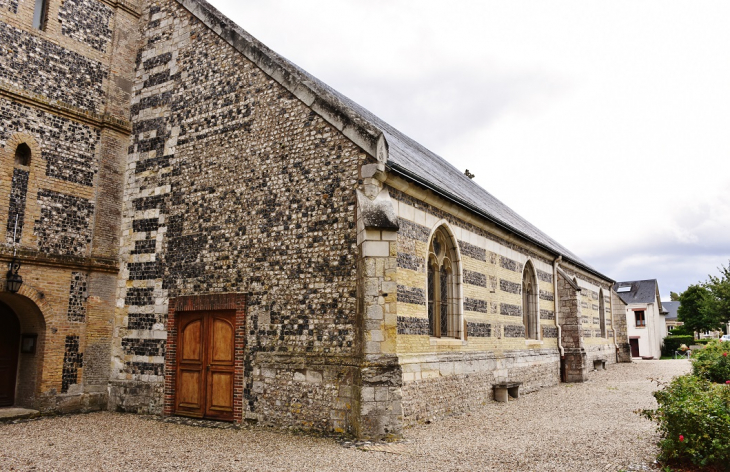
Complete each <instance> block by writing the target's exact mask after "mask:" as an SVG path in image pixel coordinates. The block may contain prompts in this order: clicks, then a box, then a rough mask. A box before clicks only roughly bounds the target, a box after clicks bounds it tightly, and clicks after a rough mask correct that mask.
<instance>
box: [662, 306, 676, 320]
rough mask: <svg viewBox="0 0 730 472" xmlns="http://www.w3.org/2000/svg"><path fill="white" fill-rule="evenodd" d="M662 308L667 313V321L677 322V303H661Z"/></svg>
mask: <svg viewBox="0 0 730 472" xmlns="http://www.w3.org/2000/svg"><path fill="white" fill-rule="evenodd" d="M662 306H663V307H664V309H665V310H666V311H667V320H669V321H677V308H679V302H662Z"/></svg>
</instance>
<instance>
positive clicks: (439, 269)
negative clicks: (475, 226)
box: [428, 227, 461, 338]
mask: <svg viewBox="0 0 730 472" xmlns="http://www.w3.org/2000/svg"><path fill="white" fill-rule="evenodd" d="M458 274H459V266H458V258H457V255H456V250H455V248H454V244H453V240H452V239H451V238H450V237H449V235H448V233H447V232H446V230H445V229H444V228H443V227H440V228H438V229H437V230H436V232H435V233H434V235H433V237H432V238H431V243H430V244H429V245H428V323H429V331H430V333H429V334H430V335H431V336H435V337H453V338H461V329H460V323H459V296H458V283H457V280H458Z"/></svg>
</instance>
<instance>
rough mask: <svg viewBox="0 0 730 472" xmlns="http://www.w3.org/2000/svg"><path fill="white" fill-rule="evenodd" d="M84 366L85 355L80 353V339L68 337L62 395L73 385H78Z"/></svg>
mask: <svg viewBox="0 0 730 472" xmlns="http://www.w3.org/2000/svg"><path fill="white" fill-rule="evenodd" d="M83 365H84V354H83V353H81V352H79V337H78V336H76V335H71V336H66V352H65V353H64V355H63V373H62V376H61V378H62V383H61V393H66V392H68V389H69V387H70V386H71V385H73V384H76V383H78V380H79V369H80V368H81V367H83Z"/></svg>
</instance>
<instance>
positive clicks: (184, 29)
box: [113, 1, 368, 428]
mask: <svg viewBox="0 0 730 472" xmlns="http://www.w3.org/2000/svg"><path fill="white" fill-rule="evenodd" d="M142 23H143V24H142V31H143V32H144V38H143V41H142V43H143V47H142V49H141V50H140V52H139V55H138V57H137V62H136V79H135V84H134V87H133V89H134V96H133V99H132V123H133V131H132V139H131V145H130V147H129V149H128V167H127V171H126V176H125V179H126V185H125V197H124V199H125V207H124V216H123V223H122V224H123V231H125V232H126V234H127V236H125V238H124V239H123V240H122V252H121V256H122V259H123V261H124V262H123V269H122V274H123V280H122V281H120V301H121V303H122V304H123V305H124V307H123V308H122V309H121V311H120V313H119V316H118V317H117V323H118V326H119V329H120V335H121V336H122V337H123V338H124V339H125V340H126V341H125V343H124V344H122V343H118V344H116V345H115V347H114V353H113V356H114V359H115V362H117V365H119V366H120V368H119V369H118V370H117V371H116V372H115V373H114V374H113V383H114V382H116V381H118V382H119V383H118V384H116V385H118V388H119V389H125V388H126V387H125V386H124V385H126V384H124V382H128V383H130V382H131V383H133V382H137V383H147V384H149V383H159V382H162V381H163V379H162V378H161V377H160V376H159V375H158V374H157V372H153V371H152V370H150V372H149V373H143V372H142V371H141V370H140V369H139V367H138V366H137V365H134V364H132V363H134V362H139V359H140V358H141V357H145V356H140V355H139V352H138V351H135V349H137V348H136V347H135V346H136V345H135V344H134V343H133V342H132V340H133V339H146V338H149V337H151V336H152V335H153V333H154V334H155V335H158V334H159V333H161V332H164V331H165V330H167V329H169V324H168V322H169V320H168V319H167V308H168V303H169V300H170V299H171V298H177V297H180V296H189V295H198V294H212V293H238V292H246V293H249V294H250V298H249V303H248V306H249V310H250V315H249V316H248V317H247V320H246V323H247V329H246V336H247V342H246V353H245V356H246V357H245V359H246V361H245V362H244V363H243V369H244V371H245V376H244V377H245V379H246V384H245V386H243V391H244V392H245V394H244V396H245V398H244V403H243V405H244V408H245V410H246V411H245V414H246V415H249V416H251V417H255V418H260V419H261V420H263V418H264V413H263V411H264V410H263V408H266V409H267V410H266V414H267V415H268V416H266V420H267V421H271V422H273V423H277V422H280V423H284V424H293V423H294V424H298V425H299V426H302V427H304V426H305V425H304V423H297V421H298V420H297V419H296V418H294V417H292V416H291V414H290V413H291V412H290V411H288V410H287V409H286V408H284V407H283V406H277V403H276V402H273V403H272V402H271V398H273V397H272V395H275V394H276V395H280V394H282V392H285V391H287V392H289V391H290V390H291V389H289V390H276V386H275V385H274V383H276V382H278V381H281V382H284V381H285V379H287V378H289V375H288V374H285V373H284V372H283V371H282V372H281V373H279V374H277V375H276V376H275V377H274V379H279V380H276V381H272V380H271V379H269V378H267V380H265V381H264V380H262V379H260V378H258V377H257V376H259V375H261V374H260V371H259V370H258V367H257V366H258V364H257V362H259V360H260V361H261V362H265V359H267V358H268V357H271V356H278V357H279V359H280V360H279V361H277V362H279V363H280V365H282V366H285V365H286V362H287V361H286V359H291V362H293V363H301V362H304V361H303V360H302V358H301V356H308V358H317V359H321V362H323V363H325V364H326V363H327V362H329V361H328V360H327V359H328V358H329V356H331V355H338V356H345V357H347V356H354V355H356V353H357V352H359V350H358V349H359V348H358V345H357V344H358V342H359V338H358V336H357V331H356V329H355V322H356V311H357V304H356V299H357V298H356V297H357V285H356V284H357V264H356V259H357V245H356V242H357V241H356V228H355V205H356V198H355V193H354V191H353V189H354V188H355V187H356V186H357V183H358V177H359V168H360V166H361V164H363V163H364V162H366V161H367V159H368V158H367V156H366V155H365V154H364V153H363V152H362V151H361V150H360V149H359V148H357V147H356V146H355V145H354V144H352V143H351V142H350V141H349V140H348V139H347V138H345V137H344V136H343V135H341V134H340V133H339V132H338V131H337V130H335V129H334V128H332V127H331V126H330V125H328V124H327V123H326V122H324V120H323V119H322V118H320V117H319V116H318V115H317V114H315V113H314V112H312V111H311V110H310V109H308V108H307V107H306V106H305V105H304V104H302V103H301V102H300V101H299V100H298V99H296V98H295V97H294V96H293V95H292V94H291V93H289V92H288V91H287V90H285V89H284V88H282V87H281V86H279V85H278V84H277V83H276V82H274V81H273V80H272V79H271V78H269V77H268V76H267V75H266V74H264V73H263V72H262V71H261V70H260V69H259V68H258V67H257V66H255V65H254V64H253V63H251V62H250V61H248V60H247V59H246V58H245V57H244V56H243V55H241V54H240V53H239V52H238V51H236V50H234V49H233V48H232V47H230V46H229V45H228V44H226V43H225V42H224V41H223V40H222V39H221V38H220V37H218V36H217V35H216V34H215V33H213V32H211V31H210V30H209V29H208V27H207V26H205V25H204V24H202V23H201V22H200V21H199V20H197V19H196V18H194V17H193V16H192V15H191V14H190V13H189V12H188V11H187V10H185V9H183V8H182V7H181V6H180V4H178V3H177V2H174V1H163V2H157V3H154V4H146V5H145V10H144V12H143V15H142ZM231 175H235V176H236V178H235V179H230V178H224V176H231ZM146 359H147V361H146V362H148V363H156V362H161V361H160V360H159V359H158V357H157V356H146ZM307 362H309V361H307ZM282 369H283V370H284V371H286V370H287V369H288V368H287V367H282ZM292 369H294V367H292ZM143 370H144V369H143ZM323 372H324V370H323ZM143 375H144V377H143ZM323 375H324V374H323ZM334 378H336V375H335V376H330V375H329V374H327V375H324V377H323V379H325V380H324V382H325V383H326V382H329V381H330V380H331V379H334ZM143 379H144V380H143ZM254 382H262V383H261V384H259V383H256V386H257V387H256V388H254ZM272 382H274V383H272ZM131 383H130V385H131ZM260 385H264V387H261V388H263V390H262V389H261V388H260V387H259V386H260ZM279 386H280V387H282V388H283V386H281V385H279ZM305 386H306V383H303V384H302V385H301V387H302V388H304V387H305ZM329 387H330V386H327V388H329ZM113 388H117V387H113ZM322 388H325V386H324V385H323V386H322ZM142 390H144V389H141V390H140V391H142ZM127 391H129V390H127ZM145 391H147V392H156V391H158V390H155V389H154V388H152V389H147V390H145ZM146 394H147V393H145V395H146ZM115 395H116V394H114V393H113V396H115ZM286 395H288V396H293V395H295V393H294V391H293V390H291V391H290V393H287V394H286ZM324 398H325V397H322V398H321V399H320V400H321V401H324ZM320 400H316V401H320ZM144 401H147V400H140V403H142V402H144ZM151 401H152V403H155V402H157V400H151ZM290 401H292V402H293V401H294V398H293V397H292V398H291V399H290ZM284 403H286V402H281V404H282V405H283V404H284ZM330 406H331V405H328V404H325V403H322V404H321V405H318V406H317V407H316V408H317V409H319V411H323V410H324V409H326V408H329V407H330ZM330 420H331V421H329V422H328V423H327V424H328V425H330V426H331V425H333V424H335V421H336V420H335V419H334V418H331V419H330ZM310 426H311V425H310ZM325 428H326V427H325Z"/></svg>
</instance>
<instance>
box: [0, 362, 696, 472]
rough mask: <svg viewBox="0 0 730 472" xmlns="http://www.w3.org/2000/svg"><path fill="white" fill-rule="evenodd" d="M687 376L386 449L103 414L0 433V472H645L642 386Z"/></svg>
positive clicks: (635, 368) (595, 381)
mask: <svg viewBox="0 0 730 472" xmlns="http://www.w3.org/2000/svg"><path fill="white" fill-rule="evenodd" d="M689 369H690V364H689V361H687V360H677V361H641V362H636V363H633V364H621V365H611V366H609V370H607V371H599V372H594V373H592V374H591V380H590V381H589V382H587V383H584V384H561V385H559V386H557V387H554V388H549V389H544V390H542V391H539V392H535V393H532V394H529V395H524V396H522V397H521V398H520V399H519V400H517V401H511V402H509V403H489V404H487V405H484V406H480V407H477V408H475V409H474V410H473V411H472V412H471V413H470V414H465V415H461V416H454V417H450V418H447V419H444V420H441V421H437V422H434V423H432V424H428V425H419V426H416V427H413V428H409V429H407V430H406V431H405V434H404V440H403V441H401V442H397V443H393V444H389V445H379V444H373V445H367V444H366V445H364V446H363V445H362V444H360V445H359V447H354V446H353V445H351V444H347V443H346V442H344V441H342V440H341V439H333V438H323V437H315V436H307V435H295V434H289V433H283V432H279V431H274V430H271V429H266V428H243V429H232V428H228V429H222V428H204V427H199V426H190V425H186V424H176V423H174V422H164V421H161V420H160V419H158V418H156V417H149V416H140V415H130V414H115V413H107V412H103V413H93V414H88V415H72V416H62V417H55V418H42V419H37V420H31V421H25V422H19V423H15V424H1V425H0V470H3V471H7V470H42V471H56V470H58V471H72V470H94V471H96V470H151V471H167V470H216V471H218V470H241V471H243V470H245V471H274V470H276V471H278V470H287V471H304V470H316V471H342V470H363V471H410V470H413V471H424V470H438V471H446V470H464V471H466V470H469V471H471V470H484V471H491V470H495V471H533V470H540V471H581V472H582V471H594V470H595V471H618V470H651V469H653V467H652V463H653V460H654V457H655V456H656V454H657V449H656V442H657V440H658V435H657V434H656V432H655V428H654V425H653V424H652V423H650V422H649V421H648V420H646V419H644V418H642V417H640V416H639V415H638V414H636V413H635V412H634V411H635V410H637V409H642V408H653V407H655V406H656V403H655V401H654V398H653V397H652V396H651V392H652V391H653V390H654V389H656V388H657V387H656V384H655V383H653V382H651V381H650V380H649V379H650V378H654V379H664V380H669V379H670V378H671V377H673V376H675V375H680V374H683V373H686V372H688V371H689ZM367 449H371V450H367ZM378 449H381V451H378ZM383 451H388V452H383Z"/></svg>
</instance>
